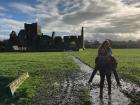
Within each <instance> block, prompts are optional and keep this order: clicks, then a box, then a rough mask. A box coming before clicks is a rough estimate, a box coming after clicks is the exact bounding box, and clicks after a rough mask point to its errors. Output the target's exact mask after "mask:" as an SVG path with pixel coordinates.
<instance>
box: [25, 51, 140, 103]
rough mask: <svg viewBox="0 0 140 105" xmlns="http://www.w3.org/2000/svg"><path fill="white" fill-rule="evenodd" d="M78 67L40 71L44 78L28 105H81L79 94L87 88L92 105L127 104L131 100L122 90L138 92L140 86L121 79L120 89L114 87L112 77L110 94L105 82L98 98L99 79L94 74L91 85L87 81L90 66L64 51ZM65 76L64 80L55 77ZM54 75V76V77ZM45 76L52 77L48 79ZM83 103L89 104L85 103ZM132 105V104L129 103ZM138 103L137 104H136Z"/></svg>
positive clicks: (90, 71) (90, 70) (90, 69)
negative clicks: (75, 68) (77, 69)
mask: <svg viewBox="0 0 140 105" xmlns="http://www.w3.org/2000/svg"><path fill="white" fill-rule="evenodd" d="M66 54H67V55H68V56H69V57H71V58H72V59H73V60H74V61H75V63H76V64H78V65H79V67H80V72H75V73H71V72H65V73H62V72H52V73H45V72H44V73H41V74H39V75H42V76H44V77H45V78H46V80H45V81H44V82H43V83H42V84H41V85H40V87H39V88H38V91H37V93H36V95H35V96H34V97H33V98H32V100H31V102H29V103H28V105H81V100H80V98H79V97H80V96H81V94H83V93H82V92H81V90H82V89H89V90H90V96H91V104H92V105H129V104H130V103H131V100H130V99H129V98H127V97H126V96H125V95H124V94H123V92H125V93H128V94H131V93H132V92H135V93H138V92H139V91H140V88H139V87H137V86H136V85H135V84H131V83H127V82H124V81H121V83H122V89H121V91H120V90H119V89H118V88H117V87H116V83H115V80H114V79H112V81H113V83H112V96H111V97H108V95H107V83H105V88H104V96H103V99H102V100H100V98H99V80H100V77H99V76H98V75H96V76H95V77H94V79H93V82H92V84H91V85H88V84H87V81H88V79H89V77H90V75H91V73H92V68H91V67H89V66H87V65H86V64H84V63H83V62H81V61H80V60H79V59H77V58H75V57H74V56H72V55H71V54H70V53H66ZM62 75H63V76H65V77H64V78H65V79H64V80H62V79H59V78H57V77H61V76H62ZM54 76H56V78H54ZM47 77H52V78H50V79H48V78H47ZM85 105H90V104H89V103H88V104H85ZM131 105H134V104H131ZM137 105H138V104H137Z"/></svg>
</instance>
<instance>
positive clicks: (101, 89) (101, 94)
mask: <svg viewBox="0 0 140 105" xmlns="http://www.w3.org/2000/svg"><path fill="white" fill-rule="evenodd" d="M99 97H100V98H103V87H100V96H99Z"/></svg>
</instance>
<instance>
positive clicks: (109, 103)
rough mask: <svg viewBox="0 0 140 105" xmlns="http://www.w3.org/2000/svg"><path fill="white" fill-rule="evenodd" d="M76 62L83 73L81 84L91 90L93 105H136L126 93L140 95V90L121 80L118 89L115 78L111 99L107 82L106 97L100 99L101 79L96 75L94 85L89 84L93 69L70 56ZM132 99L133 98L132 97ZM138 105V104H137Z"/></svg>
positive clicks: (80, 79) (105, 87)
mask: <svg viewBox="0 0 140 105" xmlns="http://www.w3.org/2000/svg"><path fill="white" fill-rule="evenodd" d="M68 55H69V56H70V57H71V58H72V59H73V60H74V61H75V63H77V64H78V65H79V67H80V70H81V72H82V76H81V77H82V78H81V77H80V78H79V82H81V83H82V84H83V85H84V86H85V87H88V88H89V89H90V96H91V102H92V105H124V104H125V105H130V104H131V105H134V103H133V102H132V101H131V100H132V99H130V98H128V97H127V96H126V95H124V93H125V94H126V93H127V95H128V94H132V93H134V92H135V93H140V88H139V87H138V86H137V85H135V84H133V83H129V82H125V81H123V80H121V83H122V87H121V88H118V87H117V86H116V81H115V79H114V77H112V95H111V97H109V96H108V94H107V92H108V89H107V82H106V81H105V86H104V95H103V99H100V98H99V81H100V77H99V75H96V76H95V77H94V78H93V81H92V84H90V85H89V84H87V82H88V80H89V78H90V75H91V73H92V71H93V69H92V68H91V67H89V66H88V65H86V64H84V63H83V62H82V61H80V60H79V59H78V58H75V57H74V56H72V55H70V54H68ZM131 98H132V97H131ZM137 105H138V104H137Z"/></svg>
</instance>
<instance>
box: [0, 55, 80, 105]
mask: <svg viewBox="0 0 140 105" xmlns="http://www.w3.org/2000/svg"><path fill="white" fill-rule="evenodd" d="M0 60H1V63H0V95H1V96H0V105H22V104H23V105H25V103H26V102H28V101H29V100H30V98H31V97H32V96H34V95H35V93H36V90H37V87H39V85H40V84H41V83H42V81H44V78H47V79H49V80H51V81H52V82H55V81H61V80H64V78H65V73H66V72H74V71H77V70H78V69H79V68H78V66H77V65H76V64H75V63H74V62H73V61H72V60H71V59H70V58H68V57H67V56H66V55H65V54H64V53H63V52H40V53H18V52H17V53H14V52H13V53H0ZM25 71H27V72H29V75H30V77H29V79H28V80H26V81H25V82H24V83H23V85H22V86H21V87H20V88H19V89H18V90H17V92H16V93H15V95H14V96H13V97H8V96H6V95H2V94H1V93H2V90H3V87H5V86H6V85H7V84H8V83H10V81H12V80H14V79H15V78H16V77H17V76H18V74H19V73H22V72H25ZM45 73H47V77H44V76H46V75H44V74H45ZM59 74H60V75H59Z"/></svg>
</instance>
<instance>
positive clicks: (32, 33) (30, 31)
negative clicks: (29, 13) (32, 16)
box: [24, 23, 42, 50]
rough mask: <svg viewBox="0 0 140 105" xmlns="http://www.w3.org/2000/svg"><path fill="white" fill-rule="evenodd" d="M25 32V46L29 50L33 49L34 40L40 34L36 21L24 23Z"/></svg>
mask: <svg viewBox="0 0 140 105" xmlns="http://www.w3.org/2000/svg"><path fill="white" fill-rule="evenodd" d="M24 30H25V34H26V35H27V48H28V49H29V50H33V49H35V46H36V45H35V44H36V43H35V40H36V38H38V36H42V33H41V27H40V26H39V25H38V24H37V23H32V24H26V23H25V24H24Z"/></svg>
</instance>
